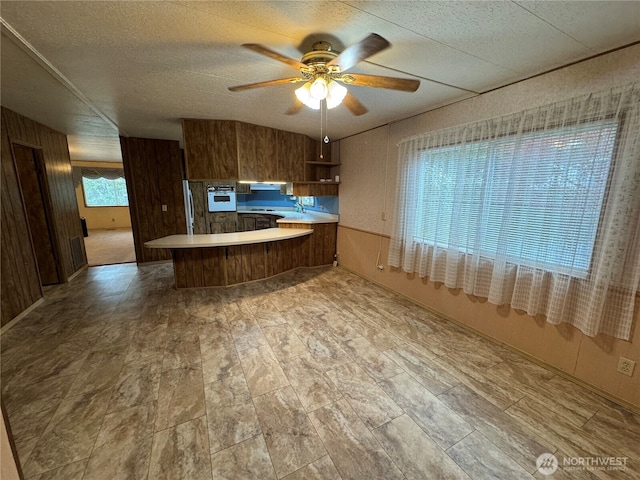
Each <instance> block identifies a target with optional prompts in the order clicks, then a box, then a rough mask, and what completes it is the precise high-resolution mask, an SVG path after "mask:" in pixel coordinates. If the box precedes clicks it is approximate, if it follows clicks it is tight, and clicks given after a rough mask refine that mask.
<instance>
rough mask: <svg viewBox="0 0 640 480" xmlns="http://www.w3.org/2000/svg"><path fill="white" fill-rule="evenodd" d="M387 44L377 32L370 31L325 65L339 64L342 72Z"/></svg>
mask: <svg viewBox="0 0 640 480" xmlns="http://www.w3.org/2000/svg"><path fill="white" fill-rule="evenodd" d="M389 46H391V44H390V43H389V42H388V41H387V40H385V39H384V38H382V37H381V36H380V35H378V34H377V33H372V34H371V35H369V36H368V37H367V38H365V39H364V40H362V41H360V42H358V43H354V44H353V45H351V46H349V47H347V49H346V50H345V51H344V52H342V53H341V54H340V55H338V56H337V57H336V58H334V59H333V60H331V61H330V62H329V63H327V66H328V67H330V66H334V65H339V66H340V71H341V72H344V71H346V70H348V69H350V68H351V67H353V66H354V65H355V64H356V63H358V62H361V61H362V60H364V59H365V58H369V57H370V56H371V55H373V54H375V53H378V52H380V51H382V50H384V49H385V48H387V47H389Z"/></svg>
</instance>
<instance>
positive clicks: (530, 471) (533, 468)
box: [445, 429, 559, 479]
mask: <svg viewBox="0 0 640 480" xmlns="http://www.w3.org/2000/svg"><path fill="white" fill-rule="evenodd" d="M474 432H477V433H478V434H479V435H482V437H483V438H484V439H485V440H486V441H487V442H489V443H490V444H491V445H493V447H494V448H495V449H497V450H498V451H499V452H500V453H501V454H502V455H504V456H505V457H507V458H508V459H509V460H511V461H512V462H513V463H515V464H516V465H518V466H519V467H520V468H522V469H523V470H524V471H525V472H527V473H528V474H529V475H530V476H531V478H532V479H533V478H534V474H535V473H536V472H537V471H538V467H537V466H536V459H535V458H532V459H531V465H529V466H528V467H525V466H524V465H522V464H521V463H520V462H519V461H518V460H516V459H515V458H513V456H511V455H510V454H509V453H508V452H506V451H505V450H503V449H502V448H500V446H498V445H496V444H495V443H494V442H493V441H491V439H490V438H488V437H487V436H486V435H485V434H484V433H483V432H482V431H481V430H479V429H474ZM474 432H471V433H469V434H468V435H466V436H465V437H464V438H466V437H468V436H469V435H471V434H472V433H474ZM464 438H462V439H460V440H459V441H458V442H456V443H455V444H454V445H451V446H450V447H449V448H447V450H445V453H446V454H447V456H448V457H449V458H451V456H450V455H449V452H448V450H449V449H451V448H453V447H454V446H455V445H457V444H458V443H460V442H461V441H462V440H464ZM558 450H559V449H558V448H556V449H555V450H554V451H550V452H545V453H551V454H554V453H556V452H557V451H558ZM451 460H452V461H454V462H455V460H454V459H453V458H451ZM456 464H457V465H458V466H459V467H460V468H461V469H462V470H464V468H463V467H462V465H460V464H458V463H457V462H456ZM464 471H465V473H467V474H469V476H471V473H470V472H467V471H466V470H464ZM472 478H473V477H472Z"/></svg>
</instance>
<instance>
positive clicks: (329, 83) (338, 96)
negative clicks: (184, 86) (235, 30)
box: [229, 33, 420, 115]
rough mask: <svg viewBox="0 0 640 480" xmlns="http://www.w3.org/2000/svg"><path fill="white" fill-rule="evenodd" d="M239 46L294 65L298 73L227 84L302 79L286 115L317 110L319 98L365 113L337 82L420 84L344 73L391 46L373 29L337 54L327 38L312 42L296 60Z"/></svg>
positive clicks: (409, 88)
mask: <svg viewBox="0 0 640 480" xmlns="http://www.w3.org/2000/svg"><path fill="white" fill-rule="evenodd" d="M242 46H243V47H244V48H248V49H250V50H253V51H254V52H257V53H260V54H262V55H266V56H267V57H270V58H273V59H274V60H278V61H279V62H282V63H286V64H287V65H291V66H292V67H294V68H297V69H298V70H299V71H300V76H299V77H290V78H280V79H277V80H268V81H266V82H257V83H249V84H246V85H238V86H235V87H229V90H231V91H232V92H238V91H241V90H250V89H252V88H260V87H271V86H274V85H282V84H285V83H298V82H305V83H304V85H303V86H302V87H300V88H298V89H297V90H296V91H295V94H296V100H295V101H294V103H293V104H292V105H291V107H289V110H287V112H286V113H287V115H293V114H295V113H298V112H299V111H300V110H301V109H302V107H303V106H304V105H307V106H308V107H310V108H313V109H315V110H317V109H319V108H320V106H321V102H322V101H323V100H324V101H325V102H326V105H327V108H334V107H336V106H338V105H340V104H341V103H344V105H345V106H346V107H347V108H348V109H349V111H351V113H353V114H354V115H363V114H365V113H367V109H366V107H365V106H364V105H362V103H360V102H359V101H358V99H357V98H356V97H354V96H353V94H351V93H350V92H348V91H347V89H346V88H345V87H344V86H342V85H340V83H344V84H346V85H358V86H363V87H374V88H386V89H390V90H400V91H403V92H415V91H416V90H417V89H418V87H419V86H420V81H419V80H413V79H409V78H397V77H383V76H380V75H364V74H360V73H345V72H346V71H347V70H349V69H350V68H351V67H353V66H354V65H356V64H357V63H359V62H361V61H363V60H365V59H367V58H369V57H370V56H372V55H374V54H376V53H378V52H380V51H382V50H384V49H385V48H388V47H390V46H391V44H390V43H389V42H388V41H387V40H385V39H384V38H382V37H381V36H380V35H377V34H375V33H372V34H370V35H369V36H368V37H366V38H365V39H364V40H362V41H360V42H358V43H355V44H353V45H351V46H349V47H348V48H347V49H346V50H344V51H343V52H342V53H340V54H338V53H336V52H334V51H333V50H332V48H331V44H330V43H329V42H325V41H319V42H315V43H314V44H313V46H312V50H311V51H310V52H308V53H306V54H304V55H303V56H302V58H301V59H300V61H298V60H294V59H293V58H289V57H286V56H284V55H281V54H279V53H278V52H275V51H273V50H271V49H269V48H267V47H264V46H262V45H259V44H257V43H245V44H243V45H242ZM338 82H340V83H338Z"/></svg>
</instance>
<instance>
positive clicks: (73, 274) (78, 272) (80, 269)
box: [67, 263, 89, 282]
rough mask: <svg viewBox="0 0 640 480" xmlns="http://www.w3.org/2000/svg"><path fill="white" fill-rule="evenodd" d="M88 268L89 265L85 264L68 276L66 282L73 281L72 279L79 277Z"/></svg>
mask: <svg viewBox="0 0 640 480" xmlns="http://www.w3.org/2000/svg"><path fill="white" fill-rule="evenodd" d="M88 268H89V264H88V263H85V264H84V265H83V266H81V267H80V268H79V269H78V270H76V271H75V272H74V273H72V274H71V275H69V278H67V282H70V281H71V280H73V279H74V278H76V277H77V276H78V275H80V274H81V273H82V272H84V271H85V270H87V269H88Z"/></svg>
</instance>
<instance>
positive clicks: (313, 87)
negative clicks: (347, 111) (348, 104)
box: [295, 77, 347, 110]
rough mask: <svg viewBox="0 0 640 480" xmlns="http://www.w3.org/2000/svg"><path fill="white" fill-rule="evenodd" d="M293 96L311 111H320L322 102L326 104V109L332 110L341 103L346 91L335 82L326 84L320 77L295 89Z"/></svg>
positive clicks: (330, 81) (331, 81)
mask: <svg viewBox="0 0 640 480" xmlns="http://www.w3.org/2000/svg"><path fill="white" fill-rule="evenodd" d="M295 94H296V97H297V98H298V100H300V101H301V102H302V103H304V104H305V105H306V106H307V107H309V108H312V109H313V110H319V109H320V103H321V102H322V100H324V101H326V102H327V108H328V109H332V108H335V107H337V106H338V105H340V104H341V103H342V100H344V97H345V96H346V95H347V89H346V88H345V87H343V86H342V85H340V84H339V83H338V82H336V81H335V80H329V82H327V80H326V79H325V78H323V77H320V78H317V79H315V80H314V81H313V82H310V81H309V82H307V83H305V84H304V85H303V86H301V87H300V88H298V89H296V91H295Z"/></svg>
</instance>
